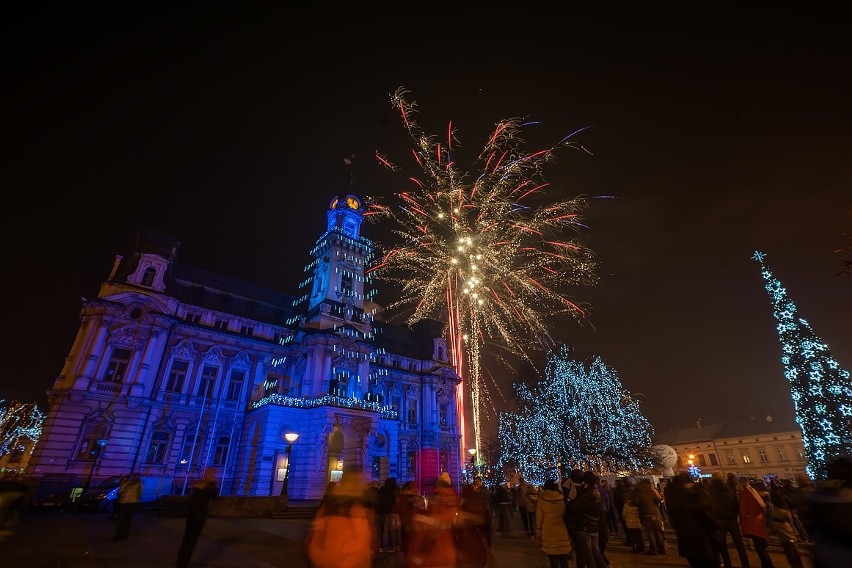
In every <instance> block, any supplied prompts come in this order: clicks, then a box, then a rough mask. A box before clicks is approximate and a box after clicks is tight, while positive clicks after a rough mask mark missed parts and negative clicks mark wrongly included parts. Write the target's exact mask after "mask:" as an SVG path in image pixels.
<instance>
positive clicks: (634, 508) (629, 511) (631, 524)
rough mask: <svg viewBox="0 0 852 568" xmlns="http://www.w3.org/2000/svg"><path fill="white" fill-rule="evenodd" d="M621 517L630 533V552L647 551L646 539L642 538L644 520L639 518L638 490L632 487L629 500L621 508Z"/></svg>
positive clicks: (628, 496)
mask: <svg viewBox="0 0 852 568" xmlns="http://www.w3.org/2000/svg"><path fill="white" fill-rule="evenodd" d="M621 518H622V519H624V523H625V525H626V526H627V531H628V532H629V533H630V552H633V553H643V552H645V541H644V540H643V539H642V521H641V520H640V518H639V506H638V505H637V501H636V490H635V488H631V489H630V492H629V493H628V494H627V500H626V501H625V503H624V507H622V509H621Z"/></svg>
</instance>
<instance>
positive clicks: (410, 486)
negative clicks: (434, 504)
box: [393, 481, 426, 561]
mask: <svg viewBox="0 0 852 568" xmlns="http://www.w3.org/2000/svg"><path fill="white" fill-rule="evenodd" d="M393 512H394V513H396V514H397V515H399V524H400V550H401V551H402V555H403V561H405V558H407V557H408V553H409V550H410V548H411V541H412V536H413V534H414V515H415V514H424V513H425V512H426V501H425V499H423V496H422V495H420V494H419V493H418V492H417V485H416V484H415V483H414V481H406V482H405V483H403V484H402V489H401V490H400V492H399V496H398V497H397V498H396V502H395V503H394V505H393Z"/></svg>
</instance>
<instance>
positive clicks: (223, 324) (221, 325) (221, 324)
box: [213, 319, 228, 331]
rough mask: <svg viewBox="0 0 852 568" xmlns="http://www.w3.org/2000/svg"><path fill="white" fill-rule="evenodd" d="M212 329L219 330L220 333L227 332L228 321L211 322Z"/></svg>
mask: <svg viewBox="0 0 852 568" xmlns="http://www.w3.org/2000/svg"><path fill="white" fill-rule="evenodd" d="M213 327H215V328H216V329H221V330H222V331H228V321H227V320H223V319H217V320H216V321H214V322H213Z"/></svg>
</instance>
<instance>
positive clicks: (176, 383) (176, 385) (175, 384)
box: [166, 359, 189, 392]
mask: <svg viewBox="0 0 852 568" xmlns="http://www.w3.org/2000/svg"><path fill="white" fill-rule="evenodd" d="M188 368H189V363H188V362H187V361H181V360H180V359H176V360H175V361H173V362H172V370H171V371H170V372H169V378H168V380H167V381H166V392H183V381H184V380H185V379H186V370H187V369H188Z"/></svg>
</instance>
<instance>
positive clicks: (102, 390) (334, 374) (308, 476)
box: [27, 202, 461, 499]
mask: <svg viewBox="0 0 852 568" xmlns="http://www.w3.org/2000/svg"><path fill="white" fill-rule="evenodd" d="M357 204H360V202H358V203H356V205H357ZM353 207H354V205H353ZM336 214H337V212H336V211H333V210H330V212H329V213H328V226H329V232H327V233H326V234H324V235H323V236H322V237H321V238H320V241H318V242H320V243H321V244H322V246H319V245H318V246H316V247H315V250H314V252H315V253H316V254H317V255H333V256H336V257H339V258H341V259H343V264H345V266H346V267H347V271H349V273H347V278H349V276H350V274H351V273H354V274H355V279H354V282H353V285H352V286H351V288H347V289H346V290H344V292H345V293H350V294H352V295H351V296H349V297H346V295H345V293H344V294H343V295H342V301H341V302H338V301H337V300H336V299H335V298H337V299H340V298H341V294H340V293H339V289H338V288H335V289H333V290H331V291H329V289H330V288H333V287H334V286H338V287H339V282H340V277H339V275H336V274H322V275H319V276H321V277H322V278H321V280H322V282H323V284H322V286H324V287H326V288H323V289H322V290H320V292H321V293H322V294H323V296H322V298H321V299H319V300H316V299H314V300H313V301H312V303H310V305H309V306H307V307H309V308H310V309H311V310H312V311H311V312H306V313H301V315H300V314H299V313H296V314H295V316H293V302H292V298H291V297H289V296H287V297H285V296H284V295H282V294H279V293H276V292H273V291H268V290H262V289H259V288H257V287H254V286H253V285H251V284H249V283H243V282H240V281H239V280H235V279H231V278H225V277H221V276H219V275H215V274H212V273H205V272H204V271H200V270H198V269H193V268H191V267H183V266H182V265H180V264H178V263H177V261H176V257H177V250H178V248H179V243H177V242H176V241H175V243H177V244H170V243H169V242H168V239H169V238H167V237H165V236H163V235H158V236H157V238H156V239H149V240H145V239H143V238H142V237H141V236H140V240H139V241H138V243H137V249H136V250H135V251H134V252H133V253H132V254H131V255H130V256H128V257H123V256H117V257H116V261H115V264H114V266H113V270H112V273H111V274H110V278H109V280H108V281H107V282H105V283H104V284H103V285H102V286H101V288H100V292H99V294H98V297H97V298H96V299H94V300H84V301H83V306H82V310H81V317H80V329H79V332H78V334H77V336H76V338H75V339H74V342H73V343H72V345H71V347H70V351H69V354H68V358H67V359H66V363H65V365H64V366H63V369H62V372H61V374H60V375H59V376H58V377H57V378H56V380H55V381H54V383H53V387H52V388H51V389H50V390H49V391H48V398H49V409H48V412H47V416H46V419H45V421H44V425H43V434H42V437H41V439H40V441H39V443H38V445H37V446H36V448H35V450H34V452H33V455H32V458H31V461H30V464H29V468H28V470H27V473H28V475H30V476H33V477H42V476H44V475H47V474H55V473H63V474H73V475H74V476H75V477H77V479H78V480H80V481H81V482H83V481H87V480H90V481H92V482H93V483H94V482H96V481H97V480H99V479H102V478H105V477H107V476H110V475H120V474H125V473H129V472H131V471H134V472H140V473H144V474H156V475H162V476H164V478H169V479H171V480H173V483H172V485H171V487H169V488H168V491H167V492H169V493H183V492H184V491H185V490H186V489H187V488H188V487H190V486H191V484H192V482H193V481H194V480H195V479H197V478H199V477H201V476H202V475H203V472H204V470H205V469H207V468H214V470H215V472H216V476H217V479H218V480H219V483H220V485H221V492H222V494H234V495H277V494H280V492H281V490H282V485H283V483H282V482H281V481H279V479H278V469H280V466H281V465H282V464H286V456H287V455H289V457H290V460H291V461H290V469H289V472H290V473H291V474H292V477H291V478H290V480H289V481H288V488H287V490H288V494H289V495H290V497H291V498H296V499H317V498H319V497H321V496H322V494H323V492H324V491H325V489H326V484H327V481H328V480H329V477H330V475H331V473H330V472H331V471H332V470H333V469H335V468H336V466H337V464H338V463H339V462H340V461H342V462H343V466H344V468H348V467H353V468H354V467H358V468H363V470H364V472H365V475H366V477H367V479H370V478H372V477H376V478H377V479H378V480H379V481H384V479H385V478H387V477H390V476H394V477H397V479H398V481H399V482H400V483H403V482H405V481H407V480H408V479H414V480H415V481H417V483H418V484H419V485H420V486H421V488H424V487H431V485H433V481H434V479H436V478H437V477H438V475H439V474H440V471H439V467H440V466H441V465H443V467H444V468H445V469H447V470H448V471H449V472H450V474H451V476H452V478H453V479H456V480H458V479H459V477H460V476H459V472H460V468H461V457H460V456H459V452H458V446H459V440H460V434H459V428H458V423H459V420H458V416H457V413H458V409H457V408H456V405H455V397H454V396H453V393H454V390H455V388H456V386H457V385H458V384H459V378H458V376H457V375H456V374H455V373H454V372H453V370H452V369H451V367H450V366H449V364H448V362H447V361H446V358H443V360H436V359H434V358H430V357H434V355H432V356H429V355H427V356H425V358H424V356H422V355H418V356H414V355H412V353H410V352H394V351H393V350H388V349H387V348H386V347H383V346H381V345H380V342H379V340H378V339H377V338H376V337H375V334H374V333H372V329H373V328H372V326H373V323H374V322H373V321H372V318H371V316H370V314H369V313H368V312H366V311H364V310H363V304H364V290H363V283H364V282H365V279H364V268H365V266H366V265H367V259H368V258H369V254H368V253H369V252H370V247H369V241H367V240H366V239H363V238H361V237H360V235H359V233H358V231H357V229H358V228H359V226H357V225H356V227H355V231H354V233H352V224H351V222H349V221H351V220H353V219H354V220H355V221H358V219H359V217H358V215H360V212H359V211H358V210H356V209H353V210H351V211H350V210H348V209H347V210H346V211H344V214H345V220H347V223H348V225H347V229H348V230H349V231H350V234H349V235H344V234H339V233H338V231H339V229H338V228H337V227H336V226H335V225H334V223H333V222H332V221H333V220H334V216H335V215H336ZM353 235H354V236H353ZM359 239H361V240H359ZM358 255H360V256H358ZM321 264H322V263H318V265H321ZM343 264H341V265H343ZM325 266H327V267H328V268H327V270H332V269H335V270H336V267H337V266H338V263H326V264H325ZM315 276H317V275H316V274H315ZM333 285H334V286H333ZM270 314H272V315H270ZM288 321H290V322H296V323H295V324H288ZM383 325H384V326H385V328H387V329H388V331H389V332H390V331H392V330H391V329H390V326H388V325H387V324H383ZM403 332H405V333H409V332H408V331H405V330H401V331H400V333H403ZM409 335H410V334H409ZM421 340H422V341H423V342H433V341H437V342H442V341H443V339H442V338H421ZM421 351H422V352H424V353H436V352H438V351H439V350H437V349H436V348H434V347H433V345H432V343H428V344H427V345H424V346H423V349H422V350H421ZM182 374H183V378H182V380H179V378H180V376H181V375H182ZM240 377H242V383H240V382H239V380H240ZM205 381H210V382H211V383H212V385H213V386H212V387H210V388H209V389H205V387H204V385H205ZM335 381H340V382H337V383H335ZM333 385H337V388H336V389H334V390H333V391H332V386H333ZM341 385H342V386H341ZM237 386H239V387H240V388H237ZM396 402H398V403H399V405H398V407H395V406H394V404H395V403H396ZM441 405H443V406H444V407H445V408H446V416H448V419H447V420H445V421H443V422H441V421H440V420H439V416H440V415H441V412H439V409H440V407H441ZM287 432H296V433H298V434H299V438H298V439H297V440H296V441H295V442H294V443H293V445H292V447H291V449H290V453H289V454H287V446H288V442H287V441H286V439H285V438H284V434H286V433H287ZM97 440H102V441H105V445H104V446H103V447H102V448H101V447H100V446H98V445H97ZM193 440H195V444H193V443H192V441H193ZM412 452H413V454H414V455H416V457H417V459H416V460H415V462H412V460H411V459H410V456H411V455H412ZM442 452H443V454H442ZM440 455H443V463H442V464H441V463H439V462H440V460H439V458H438V457H436V456H440ZM410 463H415V464H416V467H415V468H414V470H412V469H411V468H410V467H409V464H410Z"/></svg>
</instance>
